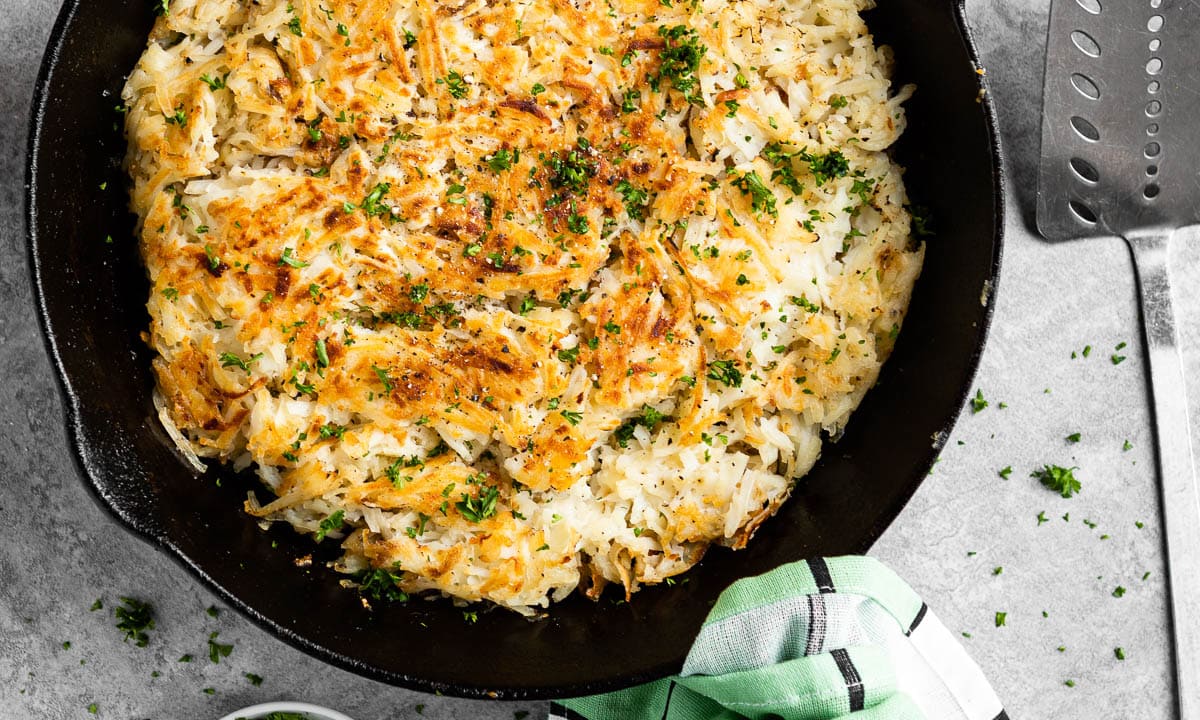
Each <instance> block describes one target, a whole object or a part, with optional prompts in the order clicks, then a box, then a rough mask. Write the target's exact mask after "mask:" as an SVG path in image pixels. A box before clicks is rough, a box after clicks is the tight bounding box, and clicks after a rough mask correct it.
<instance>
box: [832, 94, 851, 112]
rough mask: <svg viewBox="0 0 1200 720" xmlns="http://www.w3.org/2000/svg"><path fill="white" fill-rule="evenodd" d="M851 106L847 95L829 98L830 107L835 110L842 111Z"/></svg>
mask: <svg viewBox="0 0 1200 720" xmlns="http://www.w3.org/2000/svg"><path fill="white" fill-rule="evenodd" d="M849 104H850V101H849V100H847V99H846V96H845V95H834V96H833V97H831V98H829V107H831V108H833V109H834V110H841V109H842V108H844V107H846V106H847V105H849Z"/></svg>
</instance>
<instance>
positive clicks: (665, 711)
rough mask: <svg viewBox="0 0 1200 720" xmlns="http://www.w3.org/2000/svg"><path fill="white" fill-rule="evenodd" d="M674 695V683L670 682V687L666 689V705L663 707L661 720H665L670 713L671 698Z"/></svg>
mask: <svg viewBox="0 0 1200 720" xmlns="http://www.w3.org/2000/svg"><path fill="white" fill-rule="evenodd" d="M674 694H675V681H674V680H672V681H671V687H669V688H667V704H666V705H663V714H662V720H667V715H668V714H670V712H671V696H672V695H674Z"/></svg>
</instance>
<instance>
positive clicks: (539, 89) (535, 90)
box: [529, 83, 546, 97]
mask: <svg viewBox="0 0 1200 720" xmlns="http://www.w3.org/2000/svg"><path fill="white" fill-rule="evenodd" d="M544 92H546V86H545V85H543V84H541V83H534V84H533V87H531V88H529V94H530V95H533V96H534V97H537V96H538V95H541V94H542V93H544Z"/></svg>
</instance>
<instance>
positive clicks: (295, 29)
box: [287, 3, 304, 37]
mask: <svg viewBox="0 0 1200 720" xmlns="http://www.w3.org/2000/svg"><path fill="white" fill-rule="evenodd" d="M287 9H288V12H290V13H292V19H291V20H289V21H288V25H287V26H288V30H291V31H292V34H293V35H295V36H296V37H304V30H303V29H301V27H300V18H299V17H298V16H297V15H296V14H295V13H296V8H294V7H292V4H291V3H288V6H287Z"/></svg>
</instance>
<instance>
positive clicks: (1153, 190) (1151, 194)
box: [1142, 183, 1159, 200]
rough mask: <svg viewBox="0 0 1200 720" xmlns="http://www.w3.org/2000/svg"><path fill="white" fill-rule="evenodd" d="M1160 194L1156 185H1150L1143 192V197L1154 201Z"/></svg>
mask: <svg viewBox="0 0 1200 720" xmlns="http://www.w3.org/2000/svg"><path fill="white" fill-rule="evenodd" d="M1158 193H1159V188H1158V185H1157V184H1156V183H1150V184H1149V185H1147V186H1146V189H1145V190H1143V191H1142V195H1143V196H1145V198H1146V199H1147V200H1153V199H1154V198H1156V197H1158Z"/></svg>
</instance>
